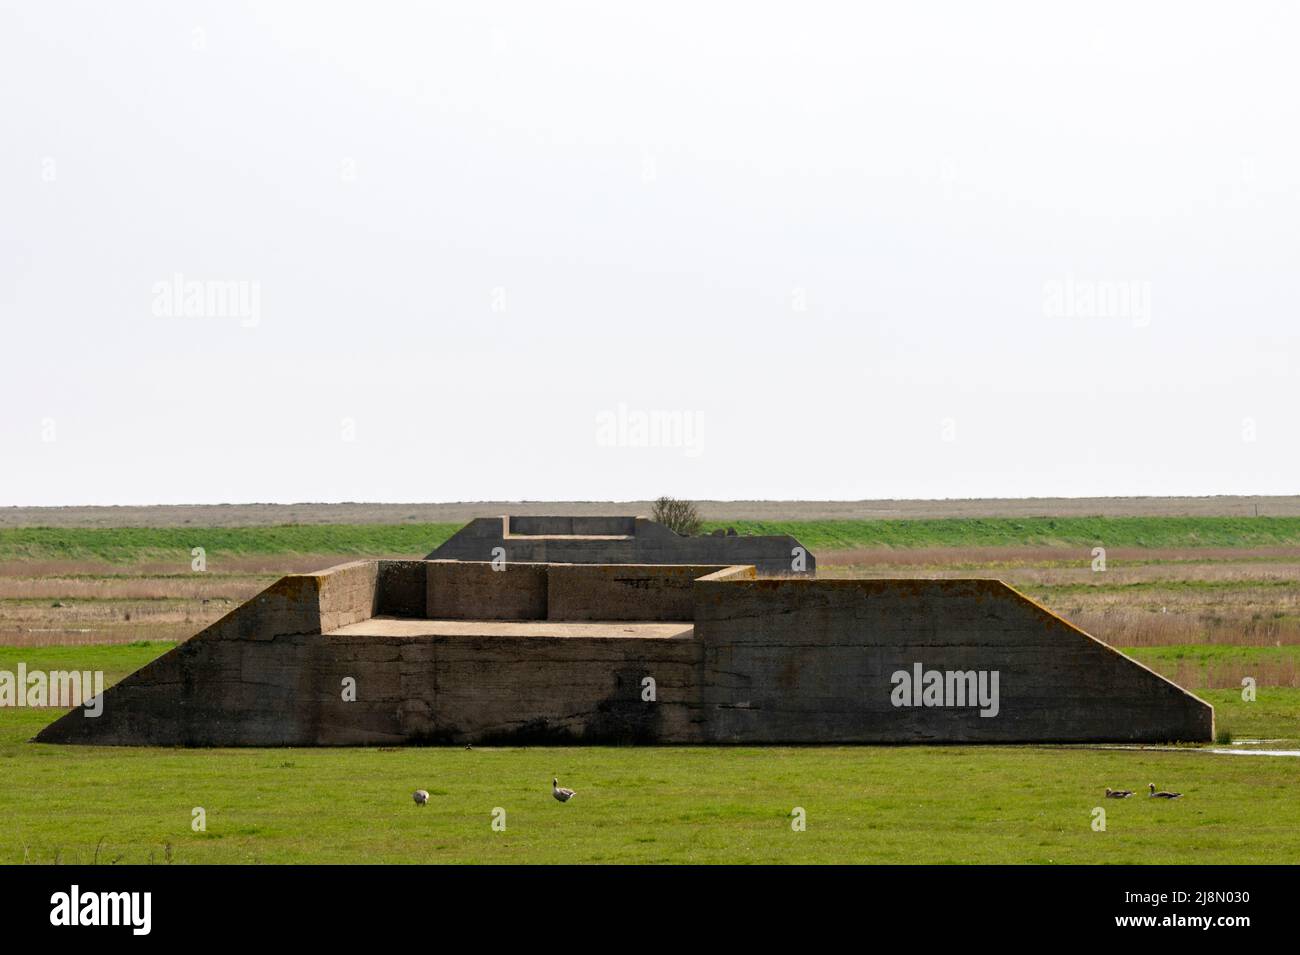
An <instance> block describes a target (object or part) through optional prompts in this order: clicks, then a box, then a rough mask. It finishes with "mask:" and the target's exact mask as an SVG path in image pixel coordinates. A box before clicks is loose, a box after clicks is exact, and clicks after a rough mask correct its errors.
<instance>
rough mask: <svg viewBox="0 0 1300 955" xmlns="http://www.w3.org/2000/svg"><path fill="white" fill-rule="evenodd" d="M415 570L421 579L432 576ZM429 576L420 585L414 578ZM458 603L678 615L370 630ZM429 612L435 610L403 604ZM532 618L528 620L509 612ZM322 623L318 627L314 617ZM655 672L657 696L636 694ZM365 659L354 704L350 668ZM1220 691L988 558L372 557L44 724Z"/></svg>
mask: <svg viewBox="0 0 1300 955" xmlns="http://www.w3.org/2000/svg"><path fill="white" fill-rule="evenodd" d="M421 578H423V579H421ZM421 584H423V590H421V589H420V585H421ZM421 592H422V593H423V594H424V598H425V602H426V606H425V608H424V609H425V611H427V612H428V613H429V615H431V616H440V617H443V618H450V619H467V618H472V619H478V620H485V621H491V620H495V619H500V617H501V615H502V611H501V608H502V607H507V606H508V607H511V608H512V611H511V612H512V613H515V612H518V613H520V614H528V615H530V616H527V617H525V618H524V619H534V620H538V621H543V620H549V621H556V620H571V621H572V620H588V619H593V618H601V617H603V618H604V619H612V620H624V619H627V620H631V619H638V620H643V621H648V620H674V619H677V620H680V619H683V617H684V618H685V620H687V621H692V620H693V622H694V628H693V631H692V630H690V629H685V628H684V629H683V630H681V631H680V632H679V635H677V636H662V637H653V638H652V637H645V636H628V635H627V634H628V633H629V632H630V631H628V630H627V628H625V627H624V628H620V627H619V626H618V625H617V624H613V625H611V628H610V633H609V636H603V635H602V636H594V637H589V636H581V637H579V636H560V635H547V634H546V633H545V632H544V628H541V629H539V631H538V632H537V633H533V634H530V635H528V636H526V637H519V636H506V635H495V636H494V635H490V629H491V628H490V627H488V628H487V630H488V634H487V635H483V636H473V637H469V636H463V635H462V636H436V635H432V634H434V633H436V628H435V627H433V626H432V625H431V629H430V634H428V635H423V636H421V635H414V636H374V635H361V634H342V633H337V632H331V631H334V630H335V629H336V628H338V627H346V626H348V625H349V624H355V623H358V622H361V621H364V620H366V619H368V618H369V617H370V616H371V614H373V613H375V612H378V611H380V610H381V609H388V610H392V609H394V608H398V609H402V610H407V611H414V610H418V609H419V597H418V596H417V594H418V593H421ZM397 615H398V616H410V617H414V618H416V619H420V618H421V617H423V616H424V615H423V614H421V613H410V614H397ZM516 619H518V618H516ZM322 630H324V631H325V632H322ZM918 664H919V665H920V666H921V668H922V671H923V672H924V671H930V670H933V671H937V672H939V673H945V672H952V673H954V674H956V673H967V672H969V673H971V674H975V673H977V672H982V673H984V674H985V675H988V674H991V673H994V672H996V673H997V675H998V707H997V714H996V715H994V716H981V715H980V713H979V708H978V706H975V705H969V706H967V705H959V706H904V707H899V706H895V705H894V702H895V698H894V690H895V689H896V684H895V682H894V675H895V674H897V673H904V674H907V673H911V672H912V671H913V669H914V667H916V666H917V665H918ZM646 677H652V678H653V679H654V681H655V691H656V699H655V700H654V701H653V702H649V701H646V700H644V699H642V681H643V680H644V679H645V678H646ZM345 678H351V679H353V680H355V681H356V689H357V698H356V701H355V702H345V701H344V700H343V697H342V692H341V691H342V681H343V680H344V679H345ZM1212 737H1213V710H1212V708H1211V707H1209V706H1208V705H1207V704H1205V703H1203V702H1202V701H1200V700H1198V699H1196V698H1195V697H1194V696H1192V695H1191V694H1189V693H1186V692H1185V691H1183V690H1181V689H1180V688H1178V687H1177V686H1175V685H1174V684H1172V683H1170V682H1169V681H1168V680H1165V679H1163V678H1162V677H1160V676H1158V675H1156V674H1154V673H1152V672H1151V671H1149V670H1147V669H1146V668H1144V667H1142V666H1140V665H1139V664H1137V663H1135V662H1133V661H1132V660H1129V659H1128V658H1126V657H1124V656H1123V655H1122V654H1119V653H1118V652H1116V651H1114V650H1112V649H1110V648H1109V647H1107V646H1105V645H1104V644H1102V643H1099V642H1098V641H1096V640H1094V639H1093V638H1092V637H1090V636H1089V635H1087V634H1086V633H1083V632H1082V631H1080V630H1078V629H1077V628H1075V627H1073V626H1072V625H1070V624H1069V623H1067V622H1066V621H1064V620H1061V619H1060V618H1058V617H1056V616H1055V615H1053V614H1051V613H1049V612H1048V611H1046V610H1044V609H1043V608H1041V607H1039V606H1038V605H1036V604H1034V603H1033V602H1032V601H1030V600H1028V599H1027V598H1025V597H1023V596H1021V595H1020V594H1018V593H1017V592H1015V591H1014V590H1012V589H1011V588H1009V587H1007V586H1006V585H1004V584H1001V583H998V582H996V581H987V580H833V581H817V580H811V579H779V580H777V579H758V578H757V576H756V572H755V570H754V569H753V568H752V567H730V568H717V567H707V566H704V567H690V568H677V567H649V568H647V567H575V566H551V567H545V566H531V567H530V566H528V565H511V566H510V567H508V569H507V570H506V571H504V572H497V571H493V570H492V569H491V567H490V565H486V564H477V565H472V564H447V563H428V562H419V561H379V562H357V563H353V564H345V565H343V566H341V567H338V568H334V569H332V570H330V571H326V572H323V573H320V574H306V575H294V576H290V577H285V578H283V579H281V580H280V581H277V582H276V583H275V584H273V585H272V586H271V587H269V588H267V589H266V590H265V591H263V592H262V593H261V594H259V595H258V596H257V597H255V598H253V599H252V600H250V601H249V602H248V603H246V604H244V605H242V606H241V607H239V608H237V609H236V610H234V611H232V612H231V613H230V614H227V615H226V616H225V617H223V618H222V619H221V620H219V621H217V622H216V623H214V624H213V625H212V626H211V627H208V628H207V629H206V630H204V631H202V632H201V633H200V634H198V635H197V636H196V637H194V638H193V639H191V640H189V641H188V642H186V643H184V644H182V645H181V646H179V647H177V648H176V649H175V650H173V651H171V652H170V653H168V654H166V655H164V656H163V657H161V658H159V659H158V660H156V661H154V662H153V663H151V664H149V665H148V666H146V667H144V668H142V669H141V670H139V671H137V672H136V673H134V674H132V675H130V676H128V677H127V678H126V679H124V680H123V681H122V682H121V683H119V684H117V685H116V686H114V687H111V688H110V689H109V690H107V691H106V693H105V697H104V710H103V715H102V716H100V717H98V718H95V719H91V718H87V717H85V716H84V715H83V713H82V711H81V710H74V711H72V712H71V713H69V714H68V715H66V716H64V717H62V718H61V719H59V720H58V721H56V722H55V723H53V724H51V725H50V726H49V727H47V728H46V729H45V730H43V731H42V732H41V733H40V734H39V736H38V737H37V739H38V741H41V742H86V743H107V744H121V745H131V744H152V745H198V746H202V745H223V746H240V745H245V746H272V745H295V746H312V745H365V744H379V743H385V744H387V743H396V742H414V743H418V742H445V743H460V744H463V743H465V742H476V743H503V744H504V743H521V744H522V743H539V742H551V743H557V742H581V743H593V742H603V743H620V742H635V743H651V742H657V743H787V742H788V743H805V742H818V743H835V742H842V743H872V742H891V743H893V742H1050V741H1064V742H1078V741H1132V742H1136V741H1151V742H1164V741H1169V740H1189V741H1198V740H1199V741H1204V740H1209V739H1211V738H1212Z"/></svg>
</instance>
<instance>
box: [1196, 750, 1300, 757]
mask: <svg viewBox="0 0 1300 955" xmlns="http://www.w3.org/2000/svg"><path fill="white" fill-rule="evenodd" d="M1203 752H1206V753H1226V754H1228V755H1229V756H1300V749H1207V750H1203Z"/></svg>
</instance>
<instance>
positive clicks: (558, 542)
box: [427, 517, 817, 576]
mask: <svg viewBox="0 0 1300 955" xmlns="http://www.w3.org/2000/svg"><path fill="white" fill-rule="evenodd" d="M507 529H509V530H507ZM629 529H630V531H631V532H630V533H624V534H622V535H619V534H613V535H611V534H610V532H611V531H628V530H629ZM574 535H578V536H574ZM581 535H592V536H581ZM796 549H798V551H799V557H800V561H801V563H800V564H799V565H798V566H799V567H801V568H802V569H800V570H796V569H795V567H796V564H795V557H796V554H795V551H796ZM501 554H504V555H505V559H506V560H507V561H508V562H515V561H522V562H528V563H557V564H712V565H715V566H718V565H722V566H729V565H734V564H748V565H750V566H753V567H755V568H757V570H758V572H759V573H760V574H765V575H774V576H776V575H790V574H796V573H797V574H799V575H803V574H808V575H812V574H814V573H815V572H816V569H817V560H816V558H815V557H814V556H813V555H812V554H811V553H809V552H808V551H807V549H806V548H804V547H803V546H802V545H801V544H800V543H799V542H798V541H797V540H795V539H794V538H793V537H791V536H789V535H788V534H773V535H763V536H760V535H746V536H736V537H719V536H713V535H705V536H703V537H682V536H681V535H679V534H675V533H673V532H672V531H670V530H669V529H668V528H666V527H664V526H663V525H662V524H659V523H656V522H655V521H651V520H647V519H646V518H644V517H637V518H630V517H527V518H524V517H509V518H500V517H479V518H475V519H474V520H472V521H470V522H469V523H468V524H466V525H465V526H464V527H462V528H461V529H460V530H459V531H457V532H456V533H455V534H454V535H452V537H451V538H450V539H448V540H447V542H446V543H444V544H443V545H442V546H441V547H439V548H438V549H437V550H435V551H434V552H433V553H431V554H429V555H428V558H427V559H429V560H465V561H490V560H493V559H494V558H496V557H498V556H499V555H501Z"/></svg>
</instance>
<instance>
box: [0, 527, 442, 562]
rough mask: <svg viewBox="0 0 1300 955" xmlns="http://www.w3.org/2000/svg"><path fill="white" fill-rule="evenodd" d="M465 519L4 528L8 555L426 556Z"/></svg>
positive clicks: (132, 558) (3, 548) (1, 543)
mask: <svg viewBox="0 0 1300 955" xmlns="http://www.w3.org/2000/svg"><path fill="white" fill-rule="evenodd" d="M459 528H460V525H459V524H284V525H280V526H275V527H20V528H0V560H33V561H35V560H46V561H49V560H100V561H108V562H112V563H140V562H144V561H148V560H156V559H166V558H171V559H180V558H182V557H183V558H184V561H185V562H186V563H187V564H188V563H189V560H190V551H191V550H192V549H193V548H195V547H202V548H203V549H204V551H205V553H206V555H207V558H208V560H209V561H211V560H213V558H214V557H216V558H219V557H222V556H232V557H258V556H266V555H299V554H344V555H346V554H356V555H358V556H377V555H389V554H392V555H407V556H418V557H423V556H424V555H425V554H427V553H428V552H429V551H431V550H433V548H435V547H437V546H438V545H439V544H441V543H442V542H443V541H445V540H446V539H447V538H448V537H450V536H451V535H452V534H453V533H455V532H456V531H457V530H458V529H459Z"/></svg>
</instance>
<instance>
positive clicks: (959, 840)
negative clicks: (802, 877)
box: [0, 517, 1300, 864]
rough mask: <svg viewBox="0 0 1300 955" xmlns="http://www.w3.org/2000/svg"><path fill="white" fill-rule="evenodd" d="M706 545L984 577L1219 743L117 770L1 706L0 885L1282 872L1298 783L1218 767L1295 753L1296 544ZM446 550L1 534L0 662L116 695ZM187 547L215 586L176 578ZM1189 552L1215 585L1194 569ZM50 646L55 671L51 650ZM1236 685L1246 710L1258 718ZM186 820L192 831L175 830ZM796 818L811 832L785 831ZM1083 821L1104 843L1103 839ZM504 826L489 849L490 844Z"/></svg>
mask: <svg viewBox="0 0 1300 955" xmlns="http://www.w3.org/2000/svg"><path fill="white" fill-rule="evenodd" d="M719 526H734V527H735V528H736V529H737V530H738V531H740V532H742V533H788V534H792V535H794V536H796V537H797V538H799V539H800V540H801V541H802V542H803V543H805V544H806V545H807V546H809V547H810V548H811V549H813V550H814V551H815V552H817V553H818V556H819V557H820V558H828V557H829V558H831V559H828V560H825V563H826V565H827V573H828V574H831V575H833V574H836V573H840V574H849V573H857V572H858V570H860V569H862V568H860V567H855V566H853V565H852V561H853V560H856V558H852V557H851V552H852V551H853V550H857V549H863V550H869V549H880V548H889V549H892V550H896V551H897V552H898V558H897V560H895V558H894V557H893V556H891V557H890V558H889V563H890V564H895V563H897V564H899V565H900V566H905V570H906V572H909V573H910V572H912V571H913V570H919V571H922V572H925V571H931V570H933V571H938V572H952V571H955V570H959V569H965V568H971V569H974V570H976V571H979V572H986V573H987V572H989V571H994V572H996V573H997V575H998V576H1004V577H1005V578H1007V579H1010V580H1013V581H1015V582H1016V585H1017V586H1018V587H1020V588H1021V589H1022V590H1024V591H1025V592H1026V593H1030V594H1032V595H1034V596H1035V597H1036V598H1037V599H1039V600H1041V601H1043V602H1044V603H1045V604H1047V605H1048V606H1050V607H1051V608H1052V609H1053V610H1056V611H1057V612H1060V613H1063V614H1065V615H1066V616H1067V617H1069V618H1070V619H1072V620H1076V621H1080V622H1082V623H1083V624H1084V625H1091V626H1092V627H1094V628H1095V630H1096V632H1097V633H1098V635H1099V636H1102V637H1104V638H1105V639H1107V640H1108V641H1109V642H1111V643H1113V644H1116V645H1118V646H1120V647H1121V648H1122V649H1124V652H1126V653H1129V654H1130V655H1131V656H1133V657H1134V658H1135V659H1137V660H1139V661H1141V662H1142V663H1144V664H1146V665H1147V666H1150V667H1152V668H1153V669H1155V670H1157V671H1158V672H1161V673H1163V674H1165V675H1167V676H1170V677H1171V678H1176V679H1178V680H1179V682H1182V683H1183V684H1184V685H1186V686H1188V687H1190V688H1191V689H1192V690H1193V692H1195V693H1196V694H1197V695H1199V696H1201V697H1202V698H1203V699H1206V700H1208V701H1209V702H1211V703H1213V704H1214V706H1215V708H1216V719H1217V727H1218V730H1219V734H1220V739H1221V744H1220V745H1219V746H1209V747H1189V746H1183V747H1170V748H1146V749H1142V748H1136V747H1065V746H1020V747H1013V746H987V747H985V746H966V747H960V746H949V747H928V746H927V747H881V746H868V747H770V748H610V747H594V748H585V747H569V748H520V749H494V748H486V749H474V750H469V751H467V750H462V749H454V748H418V747H403V748H392V749H389V748H382V749H381V748H356V749H353V748H348V749H226V750H181V749H175V750H173V749H150V748H138V749H137V748H121V749H117V748H100V747H64V746H49V745H38V744H34V743H31V742H29V740H30V738H31V737H32V736H33V735H34V734H35V733H36V732H37V731H38V730H39V729H40V728H42V727H43V726H45V725H46V724H47V723H49V722H51V721H52V720H53V719H54V718H55V717H56V716H57V715H58V714H59V711H56V710H50V709H44V710H34V709H26V708H11V707H6V708H0V820H3V821H4V825H0V864H3V863H22V862H29V863H49V862H55V861H59V862H83V863H88V862H94V861H98V862H100V863H111V862H121V863H147V862H155V863H160V864H162V863H167V862H173V863H206V862H326V863H329V862H528V863H535V862H899V863H913V862H915V863H919V862H952V863H973V862H994V863H996V862H1043V863H1049V862H1050V863H1073V862H1113V863H1163V862H1189V863H1230V864H1231V863H1263V862H1276V863H1293V862H1296V861H1297V860H1300V800H1296V799H1295V798H1294V792H1295V780H1296V778H1297V771H1298V770H1300V759H1297V758H1295V757H1267V756H1248V755H1232V754H1216V753H1213V752H1210V750H1212V749H1216V748H1221V749H1243V748H1250V744H1247V745H1245V746H1242V745H1241V742H1242V741H1243V740H1270V741H1277V742H1270V743H1267V744H1264V745H1266V746H1267V747H1268V748H1275V749H1295V748H1297V747H1300V680H1298V679H1297V669H1298V668H1300V639H1298V636H1300V635H1298V633H1297V630H1296V626H1295V623H1294V621H1295V620H1296V619H1297V614H1298V613H1300V610H1298V607H1297V603H1296V594H1297V591H1298V588H1297V580H1300V564H1297V561H1296V556H1300V551H1296V552H1295V554H1296V556H1291V554H1290V553H1288V548H1295V547H1298V546H1300V519H1297V518H1268V517H1265V518H1169V517H1153V518H1111V519H1103V518H1055V519H1050V518H1042V519H1038V518H1035V519H986V520H956V519H939V520H907V521H791V522H777V523H755V522H743V521H740V522H719V523H715V524H710V525H708V527H709V529H712V528H714V527H719ZM457 527H458V525H455V524H398V525H374V524H366V525H328V524H304V525H288V526H257V527H220V528H205V527H181V528H177V527H167V528H94V529H80V528H61V529H41V528H10V529H0V561H5V562H8V569H7V570H6V571H5V573H4V575H0V587H3V588H6V589H5V590H4V591H3V596H0V630H2V631H3V632H4V634H6V635H7V636H6V637H3V638H0V644H4V643H10V642H16V643H18V644H21V645H20V646H0V670H9V671H13V670H15V669H16V668H17V665H18V663H19V662H20V661H21V662H23V663H25V664H26V665H27V667H28V668H29V670H31V669H46V670H48V669H61V670H72V669H77V670H85V669H92V670H102V671H104V674H105V680H106V682H107V683H112V682H114V681H115V680H117V679H120V678H121V677H122V676H124V675H126V674H127V673H129V672H132V671H133V670H135V669H137V668H138V667H140V666H141V665H143V664H144V663H146V662H148V661H149V660H151V659H153V658H154V657H156V656H157V655H158V654H160V653H162V652H164V651H166V650H167V649H168V648H170V647H171V646H174V645H175V643H174V640H177V639H185V638H187V637H188V636H190V635H191V634H193V633H195V632H196V631H197V630H199V629H201V627H202V626H204V625H205V624H207V623H210V622H211V621H212V620H215V619H216V618H217V617H218V616H220V615H221V614H222V613H225V612H226V611H227V610H228V609H229V608H230V607H232V606H234V605H236V604H237V603H238V602H239V601H241V600H243V599H247V597H249V596H251V595H252V594H254V593H256V592H257V591H258V590H259V589H261V588H262V587H264V586H265V585H266V583H268V582H269V581H270V580H272V579H274V577H275V576H277V575H278V573H276V572H277V571H279V570H280V569H281V568H284V567H288V566H291V565H292V566H296V567H298V568H299V569H312V568H314V567H316V566H317V563H316V562H317V560H319V561H320V564H319V566H321V567H324V566H328V565H329V564H330V563H338V562H340V561H342V560H346V559H350V558H351V557H354V556H377V555H410V556H420V555H423V554H425V553H427V552H428V551H430V550H432V549H433V548H434V547H435V546H437V545H438V544H439V543H441V542H442V541H443V540H445V539H446V538H447V537H448V536H450V534H451V533H453V532H454V531H455V530H456V529H457ZM1096 544H1102V545H1104V546H1106V547H1107V548H1108V549H1118V548H1127V549H1128V550H1127V552H1126V555H1125V559H1124V560H1123V561H1119V560H1113V561H1112V563H1113V564H1114V565H1116V566H1120V565H1124V566H1126V567H1127V568H1128V569H1127V570H1125V571H1121V572H1119V573H1114V572H1112V573H1108V574H1092V573H1091V572H1090V571H1089V570H1088V561H1089V549H1090V548H1091V547H1092V546H1094V545H1096ZM199 546H201V547H203V548H204V549H205V550H206V551H207V556H208V562H209V563H208V567H209V569H208V571H207V572H206V573H190V572H189V560H190V548H191V547H199ZM973 548H1010V549H1014V548H1029V549H1030V550H1028V551H1026V552H1024V553H1017V552H1015V551H1014V550H1011V551H997V552H994V553H992V554H989V553H987V552H980V551H978V550H972V549H973ZM1043 548H1053V549H1051V550H1043ZM1198 548H1200V549H1202V551H1203V552H1204V553H1205V554H1206V556H1205V558H1204V559H1202V558H1199V557H1194V556H1188V555H1189V554H1190V555H1195V553H1196V550H1197V549H1198ZM1252 548H1253V550H1252ZM1157 549H1162V550H1157ZM1278 549H1280V554H1279V551H1278ZM1144 550H1145V551H1147V552H1148V553H1145V554H1144ZM836 551H838V552H839V554H838V557H839V560H838V561H837V560H836V559H835V557H836V556H837V555H836V553H835V552H836ZM223 558H226V559H230V562H229V563H224V564H223ZM236 558H239V559H244V558H252V560H251V561H248V562H245V563H243V564H241V563H240V562H239V560H235V559H236ZM295 559H296V561H297V563H296V564H294V563H292V561H293V560H295ZM41 562H56V564H55V566H52V567H51V566H49V565H48V564H47V565H42V563H41ZM151 562H153V563H154V564H155V566H152V567H151V566H150V563H151ZM846 562H847V563H846ZM157 564H161V565H162V566H161V567H159V566H157ZM837 564H838V566H837ZM171 567H175V570H174V571H172V570H169V568H171ZM223 567H224V568H226V569H223ZM868 569H869V568H868ZM1081 574H1082V575H1083V576H1082V577H1081V576H1080V575H1081ZM142 634H150V635H153V636H155V637H156V638H159V639H161V638H163V637H165V638H166V640H167V641H168V642H139V639H140V635H142ZM113 640H119V641H122V642H116V643H113V642H111V641H113ZM130 641H137V642H130ZM1126 641H1127V642H1126ZM61 642H68V643H71V644H72V645H67V646H57V645H56V646H48V645H45V644H47V643H61ZM1129 644H1131V646H1130V645H1129ZM1248 674H1255V675H1258V676H1259V684H1260V685H1259V687H1258V696H1257V699H1256V700H1255V701H1253V702H1249V703H1248V702H1245V701H1243V700H1242V698H1241V690H1240V687H1239V682H1240V679H1241V677H1242V676H1243V675H1248ZM1206 687H1212V688H1209V689H1207V688H1206ZM1228 739H1231V740H1234V741H1235V742H1236V745H1233V746H1229V745H1228V744H1227V740H1228ZM555 775H558V776H559V777H560V779H561V781H562V782H563V783H565V784H566V785H569V786H572V787H573V788H575V789H577V790H578V793H579V794H578V796H577V797H576V798H575V799H574V800H573V801H572V802H571V803H569V804H567V805H561V804H559V803H557V802H555V801H554V800H553V799H552V798H551V796H550V788H549V787H550V779H551V777H552V776H555ZM1148 782H1155V783H1156V784H1157V785H1159V786H1162V787H1168V788H1172V789H1176V790H1180V791H1182V792H1184V793H1185V794H1186V795H1185V797H1184V798H1183V799H1181V800H1177V801H1174V802H1170V803H1165V802H1158V801H1155V800H1148V799H1146V798H1144V797H1141V796H1137V797H1134V798H1132V799H1129V800H1124V801H1115V800H1105V799H1103V798H1102V791H1103V789H1104V788H1105V787H1106V786H1111V787H1125V788H1132V789H1142V788H1143V787H1145V785H1146V783H1148ZM417 788H424V789H427V790H429V791H430V792H431V793H432V794H433V798H432V800H431V804H430V805H429V806H426V807H424V808H417V807H416V806H415V805H414V804H413V803H412V801H411V798H410V794H411V792H412V791H413V790H415V789H417ZM195 807H202V808H203V809H204V810H205V812H206V820H207V829H206V831H205V832H194V831H193V830H192V828H191V818H192V815H191V814H192V811H193V809H194V808H195ZM795 807H802V809H803V810H805V812H806V818H807V828H806V831H803V832H796V831H793V830H792V828H791V821H792V815H791V813H792V811H793V810H794V809H795ZM1098 807H1101V808H1103V809H1105V810H1106V814H1107V827H1106V831H1104V832H1097V831H1094V830H1093V828H1092V823H1093V815H1092V813H1093V810H1094V809H1095V808H1098ZM497 808H500V809H503V810H505V820H506V828H505V831H503V832H497V831H494V830H493V829H492V825H491V824H492V820H493V810H494V809H497Z"/></svg>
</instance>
